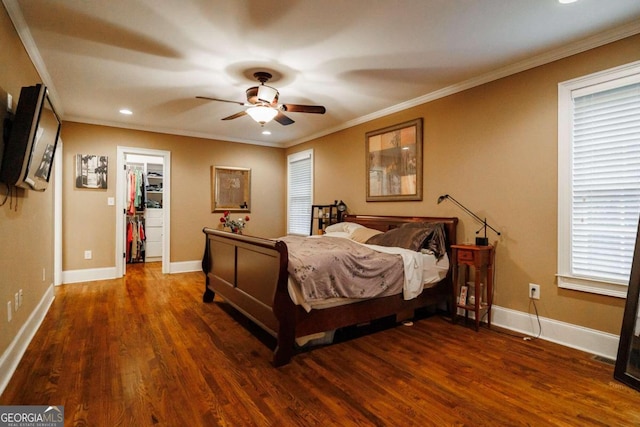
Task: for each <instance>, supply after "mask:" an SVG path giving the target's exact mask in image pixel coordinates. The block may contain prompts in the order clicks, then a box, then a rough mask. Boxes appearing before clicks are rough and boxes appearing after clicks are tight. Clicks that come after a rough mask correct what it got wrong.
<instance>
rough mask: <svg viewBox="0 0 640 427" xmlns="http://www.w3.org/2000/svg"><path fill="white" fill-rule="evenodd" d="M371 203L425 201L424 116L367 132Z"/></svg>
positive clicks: (368, 192)
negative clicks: (423, 193) (423, 192)
mask: <svg viewBox="0 0 640 427" xmlns="http://www.w3.org/2000/svg"><path fill="white" fill-rule="evenodd" d="M365 140H366V156H367V159H366V162H367V169H366V173H367V177H366V179H367V202H391V201H405V200H422V119H421V118H420V119H415V120H411V121H409V122H405V123H400V124H397V125H394V126H389V127H386V128H384V129H378V130H376V131H372V132H367V133H366V135H365Z"/></svg>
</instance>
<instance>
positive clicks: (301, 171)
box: [287, 150, 313, 235]
mask: <svg viewBox="0 0 640 427" xmlns="http://www.w3.org/2000/svg"><path fill="white" fill-rule="evenodd" d="M312 204H313V150H306V151H301V152H299V153H295V154H291V155H289V156H288V157H287V234H303V235H309V231H310V229H311V223H310V221H311V205H312Z"/></svg>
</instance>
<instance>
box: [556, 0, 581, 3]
mask: <svg viewBox="0 0 640 427" xmlns="http://www.w3.org/2000/svg"><path fill="white" fill-rule="evenodd" d="M577 1H578V0H558V2H559V3H562V4H569V3H575V2H577Z"/></svg>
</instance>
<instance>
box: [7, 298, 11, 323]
mask: <svg viewBox="0 0 640 427" xmlns="http://www.w3.org/2000/svg"><path fill="white" fill-rule="evenodd" d="M7 322H11V301H7Z"/></svg>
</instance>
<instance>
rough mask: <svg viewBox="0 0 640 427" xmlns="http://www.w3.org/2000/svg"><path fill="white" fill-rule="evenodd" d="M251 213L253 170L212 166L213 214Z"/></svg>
mask: <svg viewBox="0 0 640 427" xmlns="http://www.w3.org/2000/svg"><path fill="white" fill-rule="evenodd" d="M224 211H229V212H251V169H248V168H235V167H228V166H211V212H224Z"/></svg>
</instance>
